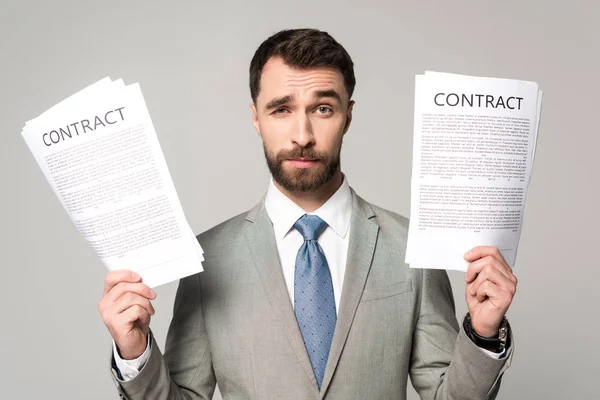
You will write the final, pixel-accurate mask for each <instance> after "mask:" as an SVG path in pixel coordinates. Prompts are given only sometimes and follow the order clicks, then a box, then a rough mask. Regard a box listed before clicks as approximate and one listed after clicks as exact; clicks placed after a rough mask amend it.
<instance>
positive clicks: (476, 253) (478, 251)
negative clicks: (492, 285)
mask: <svg viewBox="0 0 600 400" xmlns="http://www.w3.org/2000/svg"><path fill="white" fill-rule="evenodd" d="M485 256H492V257H494V258H497V259H498V260H500V261H502V262H503V263H506V261H505V260H504V256H503V255H502V253H500V250H498V248H497V247H496V246H476V247H473V248H472V249H471V250H469V251H467V252H466V253H465V255H464V258H465V260H467V261H470V262H472V261H475V260H478V259H480V258H483V257H485Z"/></svg>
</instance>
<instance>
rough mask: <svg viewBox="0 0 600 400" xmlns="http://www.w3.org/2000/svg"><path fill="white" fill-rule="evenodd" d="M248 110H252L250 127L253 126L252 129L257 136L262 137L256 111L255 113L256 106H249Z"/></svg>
mask: <svg viewBox="0 0 600 400" xmlns="http://www.w3.org/2000/svg"><path fill="white" fill-rule="evenodd" d="M250 109H251V110H252V125H254V129H255V130H256V133H258V136H260V137H262V135H261V133H260V125H259V123H258V111H256V105H255V104H254V103H252V104H250Z"/></svg>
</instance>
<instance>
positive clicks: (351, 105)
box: [343, 100, 354, 135]
mask: <svg viewBox="0 0 600 400" xmlns="http://www.w3.org/2000/svg"><path fill="white" fill-rule="evenodd" d="M353 108H354V100H350V103H348V111H347V112H346V125H345V126H344V133H343V135H345V134H346V132H348V128H350V124H351V123H352V109H353Z"/></svg>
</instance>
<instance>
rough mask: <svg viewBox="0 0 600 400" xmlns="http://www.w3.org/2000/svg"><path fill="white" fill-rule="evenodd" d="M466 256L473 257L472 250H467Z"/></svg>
mask: <svg viewBox="0 0 600 400" xmlns="http://www.w3.org/2000/svg"><path fill="white" fill-rule="evenodd" d="M465 257H466V258H469V257H471V250H469V251H467V252H466V253H465Z"/></svg>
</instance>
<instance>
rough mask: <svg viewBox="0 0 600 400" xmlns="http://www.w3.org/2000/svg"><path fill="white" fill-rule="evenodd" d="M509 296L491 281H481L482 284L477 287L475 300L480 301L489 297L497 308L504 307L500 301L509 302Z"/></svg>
mask: <svg viewBox="0 0 600 400" xmlns="http://www.w3.org/2000/svg"><path fill="white" fill-rule="evenodd" d="M509 297H510V295H509V294H508V293H507V292H505V291H504V290H502V289H500V287H499V286H498V285H494V284H493V283H492V282H491V281H485V282H483V284H481V285H480V286H479V288H478V289H477V301H479V302H480V303H482V302H483V301H485V300H486V299H489V301H490V302H491V304H493V305H494V306H495V307H496V308H498V309H501V308H503V307H504V305H503V304H502V303H504V302H508V303H510V299H509ZM505 299H506V300H505Z"/></svg>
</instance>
